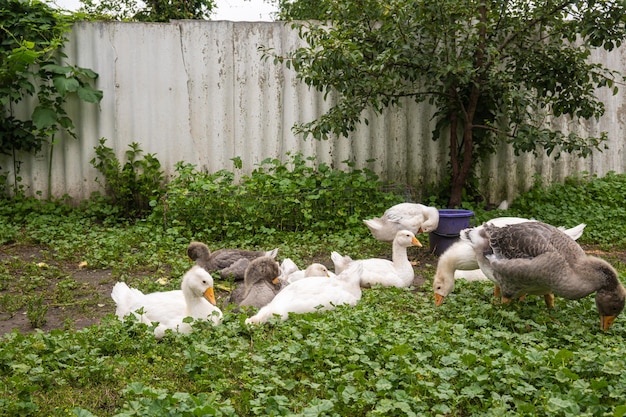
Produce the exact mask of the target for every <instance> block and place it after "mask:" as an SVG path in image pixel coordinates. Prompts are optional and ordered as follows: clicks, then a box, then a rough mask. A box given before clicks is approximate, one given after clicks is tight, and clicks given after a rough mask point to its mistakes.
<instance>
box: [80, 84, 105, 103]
mask: <svg viewBox="0 0 626 417" xmlns="http://www.w3.org/2000/svg"><path fill="white" fill-rule="evenodd" d="M78 97H80V99H81V100H84V101H86V102H88V103H99V102H100V100H102V91H101V90H96V89H93V88H91V87H89V86H83V87H80V88H79V89H78Z"/></svg>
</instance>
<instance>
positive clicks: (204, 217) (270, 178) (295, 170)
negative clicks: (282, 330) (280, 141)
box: [151, 154, 405, 240]
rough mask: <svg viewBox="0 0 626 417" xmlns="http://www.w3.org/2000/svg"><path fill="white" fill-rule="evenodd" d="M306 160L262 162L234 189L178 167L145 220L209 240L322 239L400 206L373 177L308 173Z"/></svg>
mask: <svg viewBox="0 0 626 417" xmlns="http://www.w3.org/2000/svg"><path fill="white" fill-rule="evenodd" d="M312 160H313V158H306V159H305V158H303V156H302V155H301V154H295V155H293V156H291V160H290V161H289V163H288V164H283V163H282V162H281V161H279V160H278V159H270V158H268V159H265V160H264V161H263V162H261V164H260V165H259V166H258V167H257V168H256V169H255V170H254V171H253V172H252V173H251V174H250V175H244V176H243V177H242V179H241V181H239V182H238V183H235V181H234V178H235V176H234V174H233V173H232V172H228V171H224V170H222V171H218V172H216V173H213V174H206V173H202V172H198V171H197V170H196V168H195V166H193V165H191V164H183V163H179V164H177V166H176V176H175V178H174V179H173V180H172V181H171V182H170V184H169V185H168V189H167V193H166V194H165V195H164V197H163V200H162V201H156V200H155V201H153V203H152V204H153V205H154V206H155V209H154V211H153V213H152V216H151V220H152V221H153V222H163V224H164V225H165V226H166V227H184V228H186V229H187V230H189V231H191V232H192V233H198V232H202V233H203V235H204V236H205V237H206V238H207V239H212V240H221V239H224V238H232V237H234V236H236V235H238V234H241V233H242V232H245V233H250V232H254V233H259V232H263V233H266V234H272V233H275V232H276V231H304V230H306V231H310V232H314V233H328V232H333V231H338V230H345V229H350V228H352V227H354V226H356V225H362V223H361V222H362V219H364V218H367V217H370V216H372V215H377V216H378V215H380V214H381V213H382V212H383V211H384V210H385V209H386V208H388V207H389V206H391V205H393V204H396V203H399V202H402V201H404V198H405V197H404V196H403V195H401V194H399V193H397V191H398V188H393V187H389V186H386V185H385V184H383V183H382V182H381V181H379V180H378V177H377V176H376V174H374V173H373V172H372V171H369V170H358V169H354V167H353V166H352V165H351V164H348V166H349V167H350V168H352V169H351V170H350V171H342V170H333V169H331V168H330V167H329V166H328V165H326V164H323V163H322V164H319V165H318V166H317V168H315V167H312V166H309V165H308V164H307V161H312ZM235 162H236V163H240V161H238V160H235ZM288 165H291V166H292V168H289V166H288Z"/></svg>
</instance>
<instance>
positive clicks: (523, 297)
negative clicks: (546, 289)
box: [519, 294, 528, 301]
mask: <svg viewBox="0 0 626 417" xmlns="http://www.w3.org/2000/svg"><path fill="white" fill-rule="evenodd" d="M527 295H528V294H523V295H522V296H521V297H520V298H519V301H524V300H525V299H526V296H527Z"/></svg>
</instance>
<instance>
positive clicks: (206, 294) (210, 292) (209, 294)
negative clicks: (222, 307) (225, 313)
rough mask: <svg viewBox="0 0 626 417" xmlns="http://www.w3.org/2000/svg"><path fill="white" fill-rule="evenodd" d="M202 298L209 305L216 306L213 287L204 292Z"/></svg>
mask: <svg viewBox="0 0 626 417" xmlns="http://www.w3.org/2000/svg"><path fill="white" fill-rule="evenodd" d="M204 298H206V299H207V300H208V301H209V303H211V304H213V305H217V304H215V293H214V292H213V287H209V288H207V289H206V291H204Z"/></svg>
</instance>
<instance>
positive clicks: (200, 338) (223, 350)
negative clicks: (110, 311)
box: [0, 160, 626, 417]
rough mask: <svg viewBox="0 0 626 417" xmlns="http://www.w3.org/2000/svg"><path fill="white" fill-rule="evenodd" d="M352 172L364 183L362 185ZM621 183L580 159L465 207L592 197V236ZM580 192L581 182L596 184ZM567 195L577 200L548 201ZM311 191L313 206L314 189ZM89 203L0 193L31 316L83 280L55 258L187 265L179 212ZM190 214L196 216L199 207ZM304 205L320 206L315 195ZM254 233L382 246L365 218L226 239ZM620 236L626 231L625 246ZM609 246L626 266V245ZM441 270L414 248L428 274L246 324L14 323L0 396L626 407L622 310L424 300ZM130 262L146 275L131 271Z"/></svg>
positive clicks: (577, 205)
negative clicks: (604, 318) (134, 215)
mask: <svg viewBox="0 0 626 417" xmlns="http://www.w3.org/2000/svg"><path fill="white" fill-rule="evenodd" d="M299 161H300V162H297V163H295V164H294V167H293V168H292V169H288V168H287V167H285V166H284V165H283V164H282V163H279V162H272V163H264V164H262V165H261V166H260V167H259V168H258V169H259V171H263V172H262V175H261V173H258V174H257V175H260V177H259V181H260V180H261V179H262V177H263V176H265V175H269V174H273V175H274V177H275V178H274V180H275V181H276V180H277V179H278V178H283V177H284V178H290V179H291V181H295V180H296V179H295V178H299V179H300V180H301V181H303V182H304V183H307V182H308V181H312V180H311V179H310V178H309V176H314V177H315V175H313V172H315V170H312V171H309V170H310V169H311V168H309V167H307V166H306V164H305V165H304V166H300V164H301V163H304V161H301V160H299ZM296 165H297V166H298V167H296ZM181 168H182V167H181ZM186 168H188V169H187V170H181V175H182V173H183V172H184V173H185V175H186V177H185V181H186V183H187V185H188V186H190V187H192V188H193V187H194V184H195V183H196V182H198V183H199V184H202V185H204V186H208V185H210V184H213V183H208V182H206V181H205V179H206V174H200V173H198V172H197V171H196V170H195V169H193V168H192V167H186ZM277 171H280V174H278V173H277ZM294 172H300V175H301V176H302V177H303V178H300V176H298V175H295V174H294ZM305 173H306V174H305ZM232 175H234V174H230V175H229V174H228V173H225V172H223V173H221V174H220V176H216V177H215V178H213V179H215V180H216V181H224V185H225V186H231V185H232V181H233V180H232V178H231V176H232ZM330 175H331V174H329V173H326V174H325V175H324V176H323V178H326V177H328V176H330ZM336 175H337V176H338V177H340V178H337V179H335V178H334V177H333V182H341V181H344V180H347V178H351V179H352V180H353V181H354V180H355V179H354V178H352V177H351V175H350V174H346V177H345V178H344V176H343V175H341V174H336ZM292 176H295V178H293V177H292ZM250 177H252V176H250ZM178 180H179V181H182V179H180V178H179V179H178ZM249 180H250V181H252V179H251V178H250V179H249ZM267 181H269V179H268V180H267ZM316 181H317V178H316ZM278 182H279V181H278ZM287 182H290V181H287ZM253 183H254V184H256V185H258V184H265V182H263V181H260V182H254V181H253ZM276 183H277V182H272V184H274V185H275V184H276ZM361 183H362V184H363V187H364V190H365V195H366V196H369V195H370V193H372V191H371V188H372V187H373V185H372V184H370V181H361ZM624 184H626V178H625V176H624V175H623V174H619V175H618V174H613V173H611V174H608V175H607V176H606V177H605V178H596V177H593V176H588V175H584V174H583V175H582V176H581V177H580V178H572V179H568V181H567V182H566V183H565V184H563V185H560V186H556V187H546V188H543V187H541V186H540V185H539V184H538V185H537V187H536V188H534V189H533V190H531V192H529V193H528V194H527V195H524V196H522V197H520V199H519V201H516V202H515V203H514V204H513V206H514V209H511V210H510V211H508V212H497V211H496V212H485V211H481V210H479V209H475V212H476V213H477V217H478V218H479V219H480V220H485V219H486V218H487V216H489V215H491V216H492V217H495V216H496V215H523V216H525V217H536V218H538V219H545V220H548V219H553V217H552V216H554V215H555V214H556V213H561V217H560V219H559V221H558V222H557V221H554V222H555V223H559V224H564V223H568V224H567V225H568V226H572V225H575V224H577V223H579V222H580V221H581V220H580V218H579V215H581V214H580V213H586V214H585V216H587V217H585V219H584V220H585V222H587V223H588V226H587V229H586V230H585V233H584V234H583V239H586V240H585V242H587V243H599V242H598V241H596V240H595V239H596V238H599V239H604V238H603V237H602V235H603V234H606V235H607V236H614V235H611V233H612V231H613V230H623V229H620V228H623V225H624V224H625V223H626V222H625V221H624V217H618V216H611V215H609V214H610V212H612V211H613V210H614V209H616V208H617V207H618V206H619V205H620V204H621V203H623V199H621V198H622V196H623V195H624ZM286 185H287V183H285V186H286ZM209 188H210V187H209ZM586 193H592V195H591V196H590V197H589V198H590V199H589V200H588V199H586V198H585V196H584V194H586ZM372 195H374V196H375V194H372ZM568 195H570V196H571V199H572V200H570V201H569V202H567V203H566V204H564V205H562V206H559V205H557V204H556V203H557V202H558V201H559V200H565V199H566V198H568V197H567V196H568ZM533 198H534V202H533ZM592 199H593V200H594V201H595V202H594V203H592V201H591V200H592ZM359 203H360V204H361V205H362V206H367V205H370V204H371V205H372V206H373V207H377V204H378V202H376V201H370V200H362V201H360V202H359ZM595 203H597V204H598V206H594V205H593V204H595ZM93 204H95V203H93ZM518 204H519V205H518ZM622 205H623V204H622ZM566 206H569V209H568V210H569V211H566V210H565V208H566ZM316 209H317V207H316ZM319 209H320V215H323V213H324V212H323V210H325V207H324V206H321V207H320V208H319ZM106 210H107V209H106V208H105V209H102V210H101V211H102V212H104V211H106ZM515 210H519V212H518V211H515ZM590 211H596V212H597V214H599V215H600V214H602V213H603V215H604V221H603V222H601V221H599V220H600V217H598V222H596V223H591V218H592V217H593V215H594V214H596V213H592V214H589V212H590ZM95 212H98V210H96V209H95V208H93V207H89V210H84V209H82V208H75V207H70V206H67V205H63V204H61V202H52V201H40V200H36V199H17V200H15V201H8V200H3V199H0V224H7V225H11V227H12V228H13V229H15V230H18V231H19V232H18V233H15V235H14V237H13V239H14V242H13V244H11V245H4V246H3V247H2V250H3V256H1V257H0V294H2V298H0V313H2V314H3V315H4V314H10V313H11V312H12V313H14V314H15V313H16V312H18V311H19V310H22V309H25V308H27V303H28V299H29V298H28V297H32V299H33V300H34V301H35V302H34V303H33V305H32V307H31V310H32V311H33V314H32V316H33V318H35V319H42V318H45V315H42V314H39V315H37V309H38V308H42V307H44V306H52V305H55V303H61V302H62V303H65V304H67V303H70V302H72V300H73V302H78V300H79V299H81V298H83V297H85V294H82V295H81V294H80V286H79V285H78V283H77V282H76V281H75V280H73V279H72V277H71V276H68V275H67V274H64V273H62V272H61V270H60V269H59V268H57V267H56V266H55V265H54V263H55V262H67V261H71V262H76V261H77V260H85V261H87V263H88V264H89V265H90V267H92V268H110V269H111V270H112V275H113V277H114V279H115V280H127V281H128V280H131V279H132V280H134V281H133V282H132V283H131V284H132V285H133V286H135V287H137V288H140V289H142V290H144V291H154V290H157V289H159V290H162V289H173V288H176V287H177V286H178V285H179V284H180V281H179V279H178V278H180V276H181V275H182V273H183V272H184V270H185V269H186V268H188V266H189V263H187V262H185V261H184V260H183V259H182V258H183V257H184V248H185V247H186V245H187V244H188V242H189V236H188V235H187V234H186V233H184V232H183V231H182V230H178V229H177V228H168V229H166V230H163V227H162V226H163V225H162V223H158V224H152V223H150V222H142V221H137V222H133V223H131V224H128V223H122V224H119V223H107V224H102V221H101V219H100V218H99V217H98V216H97V215H94V213H95ZM380 213H381V210H379V211H378V212H377V213H376V214H377V215H379V214H380ZM195 215H196V216H197V217H198V219H205V221H206V214H205V213H204V212H201V211H200V212H195ZM312 215H313V217H316V216H317V212H315V211H314V212H313V213H312ZM623 215H624V214H623V211H622V216H623ZM189 216H191V214H189ZM587 218H589V221H587ZM233 230H235V229H233ZM233 235H234V234H233ZM241 235H244V236H243V237H242V236H241ZM248 235H254V236H253V237H254V239H256V244H262V245H263V246H264V247H273V246H274V245H276V246H280V249H281V250H280V256H281V257H292V256H293V257H294V259H296V260H297V261H298V263H302V264H304V261H305V260H306V261H310V260H311V259H312V258H313V257H315V256H321V255H322V254H323V255H324V256H326V257H327V256H328V253H329V251H330V250H338V251H340V252H344V253H348V254H355V255H358V256H359V257H370V256H380V254H381V253H384V254H387V256H388V254H389V245H388V244H386V243H382V242H377V241H375V240H374V239H373V238H371V236H369V232H368V231H367V230H366V228H365V226H364V225H362V224H358V225H357V224H350V225H348V224H346V226H345V227H344V228H343V229H341V230H334V231H318V232H316V233H311V232H310V231H308V230H306V231H303V232H302V231H297V232H292V231H279V230H270V229H268V228H265V229H264V228H258V229H256V230H253V231H252V232H251V233H242V234H240V235H238V236H233V237H232V238H230V239H227V238H225V240H223V241H220V244H221V245H223V247H243V245H242V243H250V241H245V240H244V239H246V238H247V236H248ZM622 236H624V233H622ZM600 242H605V241H604V240H601V241H600ZM620 242H621V243H622V244H623V245H624V246H618V244H619V243H620ZM26 243H27V244H31V245H37V246H38V247H39V248H41V254H40V255H41V257H42V261H43V262H44V263H45V265H43V264H39V263H38V262H34V261H30V260H26V261H24V260H21V259H18V258H17V257H14V256H13V255H11V254H10V251H12V250H14V249H15V247H17V246H19V244H26ZM605 243H606V244H607V245H609V242H605ZM610 243H611V245H612V249H616V248H618V247H619V248H626V242H624V241H623V238H622V240H621V241H620V240H618V239H617V238H615V241H614V242H610ZM420 250H423V249H420ZM608 260H609V261H610V262H611V263H612V264H613V265H614V266H615V267H616V269H617V270H618V272H619V274H620V277H622V278H623V277H624V274H626V264H624V262H623V260H622V261H619V260H616V259H608ZM434 270H435V263H434V262H433V263H432V264H420V265H417V266H416V272H417V273H418V274H421V275H423V276H425V277H426V278H427V279H426V283H425V284H424V287H423V289H415V290H414V289H396V288H382V287H376V288H372V289H365V290H364V292H363V299H362V300H361V302H360V303H359V304H358V305H357V306H355V307H339V308H337V309H336V310H335V311H332V312H327V313H320V314H318V313H309V314H302V315H292V317H290V318H289V320H288V321H286V322H282V323H281V322H271V323H268V324H266V325H263V326H254V327H249V326H247V325H245V324H244V320H245V317H246V316H245V315H244V314H236V313H232V312H226V313H225V316H224V321H223V323H222V324H221V325H220V326H216V327H213V326H211V325H209V324H202V323H200V324H199V325H198V326H197V327H196V325H194V327H196V329H195V331H194V332H193V333H191V334H189V335H180V334H168V335H166V337H165V339H163V340H162V341H156V340H155V338H154V337H153V335H152V333H151V330H150V328H149V327H147V326H146V325H144V324H141V323H138V322H136V321H132V320H130V321H126V322H120V321H119V320H117V319H116V318H115V317H113V315H107V316H106V317H104V318H103V319H102V322H101V323H100V324H98V325H94V326H90V327H87V328H85V329H82V330H79V331H60V330H55V331H52V332H48V333H44V332H41V331H34V332H33V333H31V334H21V333H19V332H17V331H14V332H11V333H7V334H5V335H3V336H0V343H1V344H2V349H0V381H1V383H0V414H1V415H7V416H41V415H72V413H73V415H76V416H85V417H87V416H94V415H98V416H160V415H163V413H164V412H165V411H164V410H167V411H168V413H169V414H168V415H175V416H194V415H218V416H219V415H224V416H235V415H237V416H268V415H294V416H310V415H318V416H329V415H333V416H362V415H363V416H365V415H370V416H383V415H384V416H408V415H416V416H422V415H425V416H430V415H437V414H443V415H485V416H502V415H518V416H554V415H560V416H580V415H609V416H612V415H616V416H618V415H621V414H623V413H624V410H626V403H625V402H624V397H623V392H624V390H626V380H625V379H624V376H623V369H624V367H625V366H626V348H625V347H626V317H624V316H623V315H621V316H619V317H618V318H617V320H616V322H615V324H614V325H613V327H611V329H610V331H608V332H606V333H605V332H602V331H601V330H599V329H598V316H597V310H596V308H595V305H594V301H593V298H592V297H586V298H584V299H581V300H572V301H570V300H563V299H557V302H556V308H555V309H553V310H547V309H546V308H545V306H544V303H543V300H542V299H541V298H539V297H533V296H529V297H527V298H526V300H525V301H523V302H516V303H512V304H511V305H506V306H502V305H500V304H499V303H496V302H494V300H493V297H492V293H493V286H492V285H491V284H490V283H483V282H465V281H462V280H459V281H458V282H457V283H456V288H455V292H454V293H453V294H451V295H450V296H449V297H447V299H446V302H445V303H444V304H443V305H442V306H441V307H438V308H435V307H434V303H433V300H432V296H431V293H430V284H431V282H430V281H431V279H430V277H432V276H433V274H434ZM15 271H20V273H19V274H16V272H15ZM141 274H145V275H146V279H145V280H142V279H140V278H138V277H137V276H138V275H141ZM16 276H17V278H16ZM163 276H165V277H168V278H171V279H170V283H169V284H168V285H167V286H166V287H165V288H164V287H163V286H160V284H155V283H154V281H155V279H156V278H157V277H163ZM218 284H222V283H221V282H218ZM7 294H9V295H11V297H10V298H9V297H5V295H7ZM22 294H24V295H25V296H22V297H20V295H22ZM40 295H41V296H42V297H44V298H43V302H41V303H40V304H38V303H37V302H36V298H35V297H37V296H40ZM90 297H93V294H91V295H90ZM101 301H102V300H100V301H99V302H101ZM40 312H41V310H40Z"/></svg>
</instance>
